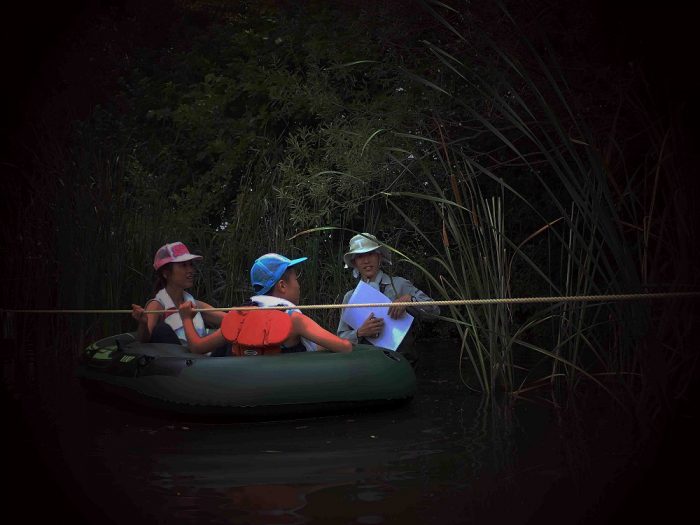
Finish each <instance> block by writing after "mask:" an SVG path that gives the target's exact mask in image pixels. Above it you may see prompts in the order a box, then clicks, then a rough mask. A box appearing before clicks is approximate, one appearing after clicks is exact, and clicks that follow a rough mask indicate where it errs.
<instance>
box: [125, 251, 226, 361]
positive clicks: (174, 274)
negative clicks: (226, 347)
mask: <svg viewBox="0 0 700 525" xmlns="http://www.w3.org/2000/svg"><path fill="white" fill-rule="evenodd" d="M202 258H203V257H202V256H201V255H194V254H192V253H190V251H189V250H188V249H187V246H185V245H184V244H183V243H181V242H179V241H178V242H173V243H168V244H165V245H163V246H161V247H160V248H159V249H158V251H157V252H156V254H155V256H154V258H153V269H154V270H155V272H156V278H155V284H154V290H153V291H154V294H155V297H153V298H152V299H150V300H149V301H148V302H147V303H146V306H145V308H143V307H141V306H139V305H137V304H132V305H131V310H132V312H131V315H132V317H133V318H134V319H136V321H138V323H139V325H138V330H137V339H138V340H139V341H142V342H146V343H148V342H150V343H174V344H187V336H186V335H185V329H184V326H183V322H182V318H181V316H180V314H179V312H178V308H179V306H180V305H181V304H183V303H192V304H194V305H195V308H211V305H209V304H207V303H205V302H204V301H198V300H196V299H195V298H194V297H193V296H192V295H191V294H190V293H189V292H187V291H186V290H187V289H188V288H191V287H192V285H193V284H194V276H195V267H194V262H193V261H195V260H198V259H202ZM155 310H167V312H166V313H157V314H156V313H154V314H149V313H148V312H151V311H155ZM224 316H225V313H224V312H197V314H196V315H195V316H194V317H193V319H192V324H193V327H194V330H195V331H196V332H197V333H198V334H199V335H202V336H203V335H205V334H206V327H207V326H209V327H212V328H215V327H218V326H220V325H221V321H222V319H223V318H224ZM193 351H194V350H193Z"/></svg>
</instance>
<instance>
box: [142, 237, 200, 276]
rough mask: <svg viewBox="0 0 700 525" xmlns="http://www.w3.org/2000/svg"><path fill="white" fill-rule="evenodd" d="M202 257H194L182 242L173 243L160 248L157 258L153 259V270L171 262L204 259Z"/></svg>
mask: <svg viewBox="0 0 700 525" xmlns="http://www.w3.org/2000/svg"><path fill="white" fill-rule="evenodd" d="M202 258H203V257H202V256H201V255H193V254H191V253H190V251H189V250H188V249H187V246H185V245H184V244H182V243H181V242H171V243H169V244H165V245H163V246H161V247H160V248H158V251H157V252H156V256H155V257H154V258H153V268H154V269H155V270H158V268H160V267H161V266H164V265H166V264H168V263H171V262H183V261H191V260H192V259H202Z"/></svg>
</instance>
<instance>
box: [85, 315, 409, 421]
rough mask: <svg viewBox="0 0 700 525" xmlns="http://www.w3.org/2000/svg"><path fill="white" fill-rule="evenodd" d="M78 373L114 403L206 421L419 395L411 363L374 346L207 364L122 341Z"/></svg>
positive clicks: (129, 337)
mask: <svg viewBox="0 0 700 525" xmlns="http://www.w3.org/2000/svg"><path fill="white" fill-rule="evenodd" d="M283 315H284V314H283ZM77 373H78V377H79V378H80V379H81V380H83V381H84V382H85V383H86V384H88V385H90V386H95V387H97V388H98V389H99V390H102V391H107V392H109V394H110V396H115V395H116V396H118V397H122V398H125V399H128V400H129V401H135V402H137V403H140V404H146V405H151V406H152V405H155V406H157V407H158V408H164V409H166V410H168V411H172V412H179V413H188V414H192V413H197V414H203V415H207V414H228V415H237V416H238V415H240V416H243V417H246V416H247V415H251V414H256V413H257V414H263V415H265V416H266V415H271V414H291V415H294V414H295V413H308V412H309V411H315V410H318V409H320V410H323V411H327V407H331V410H335V407H347V406H359V405H362V406H375V405H383V404H385V403H386V402H390V403H391V404H394V403H395V402H402V401H406V400H409V399H411V398H412V397H413V395H414V394H415V390H416V377H415V373H414V371H413V368H412V367H411V365H410V364H409V363H408V362H407V361H406V359H404V357H403V356H401V355H400V354H398V353H396V352H392V351H391V350H387V349H382V348H378V347H374V346H371V345H354V346H353V351H352V352H348V353H337V352H327V351H321V352H299V353H290V354H278V355H256V356H243V357H238V356H226V357H207V356H205V355H199V354H193V353H190V352H189V351H188V349H187V347H185V346H183V345H175V344H166V343H141V342H138V341H136V340H135V337H134V334H120V335H117V336H113V337H109V338H106V339H103V340H100V341H98V342H96V343H94V344H92V345H90V346H89V347H88V348H86V349H85V351H84V352H83V356H82V359H81V363H80V365H79V366H78V370H77Z"/></svg>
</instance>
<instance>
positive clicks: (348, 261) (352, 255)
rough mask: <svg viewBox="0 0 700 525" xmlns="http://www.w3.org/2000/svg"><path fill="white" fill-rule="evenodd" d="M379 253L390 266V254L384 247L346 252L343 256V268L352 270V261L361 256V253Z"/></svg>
mask: <svg viewBox="0 0 700 525" xmlns="http://www.w3.org/2000/svg"><path fill="white" fill-rule="evenodd" d="M377 251H378V252H379V253H380V254H382V257H383V258H384V259H385V260H386V262H388V263H389V264H391V253H390V252H389V250H387V249H386V248H385V247H384V246H377V247H376V248H364V249H362V248H361V249H359V250H354V251H352V252H348V253H346V254H345V255H343V261H344V262H345V267H346V268H353V266H352V260H353V259H354V258H355V257H356V256H357V255H361V254H363V253H371V252H377Z"/></svg>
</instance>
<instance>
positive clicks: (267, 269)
mask: <svg viewBox="0 0 700 525" xmlns="http://www.w3.org/2000/svg"><path fill="white" fill-rule="evenodd" d="M306 259H307V257H299V258H298V259H287V258H286V257H285V256H284V255H280V254H279V253H266V254H265V255H262V256H260V257H258V258H257V259H256V260H255V262H254V263H253V266H251V268H250V284H251V285H253V290H255V293H257V294H261V295H262V294H266V293H267V292H269V291H270V290H271V289H272V287H273V286H275V284H276V283H277V281H279V280H280V279H281V278H282V275H284V272H286V271H287V268H290V267H292V266H294V265H296V264H299V263H302V262H304V261H305V260H306Z"/></svg>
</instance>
